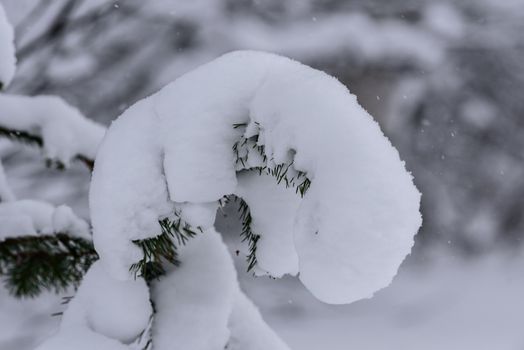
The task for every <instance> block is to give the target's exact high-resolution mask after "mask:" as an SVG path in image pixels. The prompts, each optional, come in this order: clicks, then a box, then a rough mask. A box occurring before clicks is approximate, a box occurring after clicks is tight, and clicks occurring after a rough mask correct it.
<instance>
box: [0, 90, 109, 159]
mask: <svg viewBox="0 0 524 350" xmlns="http://www.w3.org/2000/svg"><path fill="white" fill-rule="evenodd" d="M104 133H105V127H104V126H102V125H100V124H98V123H95V122H93V121H91V120H89V119H87V118H85V117H84V116H83V115H82V114H81V113H80V112H79V111H78V110H77V109H76V108H74V107H72V106H70V105H69V104H67V103H66V102H65V101H64V100H62V99H61V98H59V97H56V96H34V97H29V96H19V95H7V94H0V136H4V137H7V138H9V139H12V140H16V141H19V142H22V143H26V144H30V145H36V146H39V147H42V149H43V151H44V154H45V157H46V158H48V159H50V160H54V161H57V162H59V163H60V164H62V165H65V166H67V165H68V164H69V163H70V161H71V160H73V159H77V160H80V161H82V162H84V163H85V164H86V165H87V166H88V167H89V168H92V166H93V162H94V158H95V155H96V150H97V148H98V145H99V144H100V142H101V140H102V138H103V136H104Z"/></svg>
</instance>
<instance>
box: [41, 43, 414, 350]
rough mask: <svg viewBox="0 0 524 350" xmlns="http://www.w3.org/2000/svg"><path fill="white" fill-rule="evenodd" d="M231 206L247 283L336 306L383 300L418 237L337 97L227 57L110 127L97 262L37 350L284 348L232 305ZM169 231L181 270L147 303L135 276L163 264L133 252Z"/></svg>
mask: <svg viewBox="0 0 524 350" xmlns="http://www.w3.org/2000/svg"><path fill="white" fill-rule="evenodd" d="M232 198H238V199H240V202H241V208H243V218H244V222H243V224H244V229H245V230H244V233H245V237H244V238H245V239H247V240H248V241H249V245H250V248H251V254H252V256H250V262H251V265H252V267H253V268H254V271H255V272H256V273H257V274H268V275H271V276H274V277H280V276H282V275H284V274H291V275H298V278H300V280H301V281H302V283H303V284H304V285H305V287H306V288H307V289H308V290H310V291H311V292H312V293H313V294H314V295H315V296H316V297H317V298H318V299H320V300H322V301H324V302H327V303H334V304H342V303H350V302H353V301H356V300H359V299H362V298H369V297H371V296H372V295H373V293H374V292H375V291H377V290H379V289H381V288H383V287H385V286H387V285H388V284H389V283H390V282H391V280H392V278H393V277H394V275H395V274H396V271H397V269H398V267H399V265H400V264H401V262H402V261H403V259H404V258H405V257H406V255H407V254H409V252H410V249H411V247H412V245H413V237H414V235H415V234H416V232H417V230H418V228H419V226H420V224H421V216H420V214H419V202H420V194H419V192H418V191H417V189H416V188H415V186H414V185H413V183H412V178H411V176H410V175H409V173H407V171H406V170H405V168H404V165H403V163H402V162H401V160H400V158H399V155H398V153H397V151H396V150H395V149H394V148H393V147H392V146H391V144H390V142H389V141H388V140H387V139H386V138H385V136H384V135H383V134H382V132H381V130H380V128H379V126H378V124H377V123H376V122H375V121H373V119H372V118H371V117H370V116H369V114H368V113H367V112H366V111H365V110H364V109H363V108H362V107H360V106H359V104H358V103H357V101H356V98H355V96H353V95H351V94H350V93H349V91H348V90H347V89H346V88H345V87H344V86H343V85H342V84H340V83H339V82H338V81H337V80H336V79H335V78H333V77H331V76H329V75H327V74H325V73H323V72H320V71H318V70H315V69H312V68H310V67H307V66H305V65H302V64H300V63H298V62H295V61H292V60H290V59H287V58H284V57H279V56H276V55H272V54H267V53H260V52H234V53H230V54H226V55H224V56H222V57H220V58H218V59H216V60H214V61H212V62H210V63H208V64H206V65H203V66H201V67H200V68H198V69H196V70H194V71H192V72H190V73H188V74H186V75H184V76H182V77H180V78H179V79H177V80H176V81H174V82H173V83H171V84H170V85H168V86H166V87H165V88H163V89H162V90H161V91H159V92H158V93H156V94H154V95H152V96H150V97H148V98H146V99H143V100H142V101H140V102H138V103H136V104H135V105H134V106H132V107H131V108H129V109H128V110H127V111H126V112H125V113H124V114H123V115H122V116H121V117H120V118H119V119H118V120H117V121H115V122H114V123H113V124H112V125H111V127H110V128H109V130H108V132H107V134H106V137H105V139H104V141H103V142H102V145H101V147H100V149H99V152H98V154H97V157H96V164H95V169H94V173H93V178H92V183H91V190H90V208H91V215H92V224H93V234H94V243H95V248H96V250H97V252H98V254H99V256H100V261H99V262H97V263H95V264H94V265H93V267H92V268H91V270H90V271H89V272H88V274H87V276H86V278H85V280H84V281H83V283H82V285H81V286H80V289H79V291H78V294H77V296H76V297H75V299H74V300H73V301H72V302H71V305H70V307H69V309H68V310H67V311H66V312H65V314H64V318H63V321H62V327H61V331H60V332H59V333H58V334H57V335H56V336H55V338H53V339H51V340H50V341H49V342H48V343H45V344H43V345H42V347H41V349H57V347H56V344H62V345H64V346H65V345H67V346H72V345H75V346H76V345H77V344H78V343H77V342H81V343H82V346H87V345H85V344H88V342H92V345H91V347H89V346H87V347H86V348H93V346H95V344H96V346H97V349H120V348H122V349H124V348H127V347H128V346H127V345H124V344H129V342H130V341H132V340H133V339H135V338H137V337H138V338H140V337H142V336H143V333H144V332H149V333H150V334H151V341H152V345H153V348H154V349H158V350H167V349H178V348H181V349H192V350H198V349H206V350H207V349H209V350H218V349H223V348H224V347H225V346H227V348H228V349H244V350H245V349H286V348H287V346H286V345H285V344H284V343H283V342H282V341H281V340H280V339H279V338H278V337H277V336H276V335H275V334H274V333H273V332H272V331H271V330H270V329H269V328H268V327H267V325H266V324H265V323H264V322H263V320H262V319H261V317H260V314H259V313H258V311H257V310H256V308H255V307H254V305H253V304H252V303H251V302H250V301H249V300H248V299H247V298H246V297H245V295H244V294H243V293H242V292H241V291H240V289H239V286H238V283H237V279H236V272H235V269H234V266H233V262H232V258H231V257H230V256H229V254H228V251H227V249H226V247H225V245H224V243H223V242H222V240H221V238H220V235H218V234H217V233H216V231H215V230H214V227H213V225H214V220H215V215H216V210H217V208H218V207H219V206H220V205H223V203H224V202H227V201H228V200H231V199H232ZM159 222H160V223H162V230H161V225H159ZM166 225H167V227H168V229H167V231H169V228H171V229H173V230H175V231H177V232H182V231H184V230H186V232H188V233H189V234H188V235H187V236H185V237H186V239H185V240H183V241H184V242H180V235H172V236H170V237H172V240H173V244H174V245H176V252H177V254H178V256H177V257H178V261H179V262H180V264H179V266H176V267H175V266H168V267H165V275H164V276H161V277H160V279H159V280H157V281H154V282H152V284H151V295H150V296H148V289H147V288H146V283H145V282H144V280H143V279H142V278H141V277H140V276H138V277H137V276H136V273H137V271H138V274H139V275H140V272H142V274H143V272H144V271H145V270H144V269H142V270H140V269H137V266H141V267H142V268H143V267H144V266H147V263H153V262H156V263H159V261H154V260H155V259H159V256H160V258H162V254H160V255H155V254H149V253H150V251H148V250H147V249H146V248H147V244H146V245H144V244H137V242H144V241H148V240H150V242H153V241H154V240H155V239H157V238H158V237H160V236H159V234H160V232H163V233H164V234H165V233H166ZM175 238H177V239H178V241H177V239H175ZM182 243H186V244H185V245H184V244H182ZM145 253H146V256H144V254H145ZM165 256H166V255H164V257H165ZM140 262H142V265H140ZM160 263H161V262H160ZM101 289H102V290H101ZM107 296H109V297H107ZM149 298H151V299H152V301H153V303H154V306H155V310H156V311H155V313H154V315H153V316H152V318H150V315H151V308H150V306H149ZM151 319H152V324H150V322H151V321H150V320H151ZM148 324H149V326H148ZM144 329H146V331H144ZM80 335H81V336H80ZM135 344H136V343H135ZM150 345H151V343H149V345H146V347H147V346H150Z"/></svg>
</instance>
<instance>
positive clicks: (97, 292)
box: [61, 262, 152, 342]
mask: <svg viewBox="0 0 524 350" xmlns="http://www.w3.org/2000/svg"><path fill="white" fill-rule="evenodd" d="M151 313H152V309H151V304H150V302H149V290H148V287H147V285H146V283H145V281H144V280H143V279H141V278H137V279H133V280H129V281H118V280H116V279H114V278H112V277H111V276H110V275H109V274H108V273H107V272H106V271H105V269H104V268H103V266H102V265H101V264H100V263H99V262H95V263H94V264H93V265H92V266H91V268H90V269H89V271H88V272H87V274H86V275H85V276H84V278H83V280H82V284H81V285H80V287H79V289H78V291H77V293H76V295H75V297H74V298H73V300H71V302H70V304H69V306H68V308H67V310H66V311H65V312H64V316H63V317H62V324H61V328H62V332H63V333H67V332H68V331H69V328H70V327H81V326H87V328H89V329H91V330H92V331H94V332H97V333H100V334H103V335H105V336H106V337H109V338H112V339H118V340H120V341H122V342H130V341H132V340H134V339H135V338H136V337H137V336H138V335H139V333H140V332H141V331H143V330H144V328H145V327H146V326H147V323H148V322H149V317H150V315H151Z"/></svg>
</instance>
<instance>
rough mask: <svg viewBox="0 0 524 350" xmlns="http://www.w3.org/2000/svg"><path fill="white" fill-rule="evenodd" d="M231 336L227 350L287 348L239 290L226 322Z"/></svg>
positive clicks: (277, 349) (276, 349)
mask: <svg viewBox="0 0 524 350" xmlns="http://www.w3.org/2000/svg"><path fill="white" fill-rule="evenodd" d="M228 327H229V330H230V332H231V337H230V338H229V341H228V343H227V349H228V350H266V349H271V350H289V347H288V346H287V344H286V343H284V341H283V340H282V339H280V337H278V336H277V335H276V334H275V332H273V330H271V328H269V326H268V325H267V323H266V322H265V321H264V320H263V319H262V316H261V315H260V312H259V311H258V308H257V307H256V306H255V305H254V304H253V302H252V301H251V300H249V299H248V297H246V295H245V294H244V293H243V292H242V291H241V290H240V289H238V290H237V293H236V296H235V301H234V304H233V310H232V313H231V315H230V317H229V323H228Z"/></svg>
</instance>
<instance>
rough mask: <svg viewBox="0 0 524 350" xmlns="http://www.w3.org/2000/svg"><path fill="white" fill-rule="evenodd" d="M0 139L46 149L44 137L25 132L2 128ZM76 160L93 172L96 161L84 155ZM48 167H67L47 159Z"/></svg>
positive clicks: (0, 127) (76, 157) (79, 155)
mask: <svg viewBox="0 0 524 350" xmlns="http://www.w3.org/2000/svg"><path fill="white" fill-rule="evenodd" d="M0 137H5V138H7V139H9V140H11V141H15V142H19V143H22V144H25V145H28V146H36V147H38V148H43V147H44V140H43V139H42V137H40V136H38V135H34V134H31V133H29V132H27V131H25V130H16V129H8V128H5V127H3V126H0ZM74 159H76V160H78V161H80V162H82V163H84V164H85V166H86V167H87V168H88V169H89V170H91V171H92V170H93V167H94V165H95V161H94V160H93V159H90V158H88V157H86V156H84V155H82V154H78V155H76V156H75V158H74ZM46 165H47V166H48V167H55V168H57V169H64V168H65V165H64V164H63V163H62V162H60V161H58V160H52V159H47V160H46Z"/></svg>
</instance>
